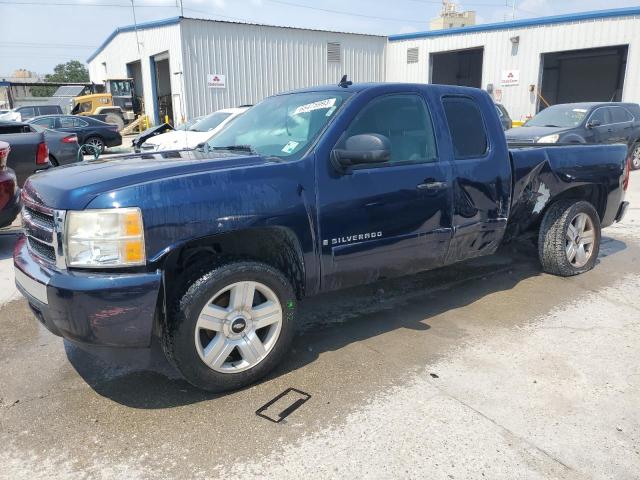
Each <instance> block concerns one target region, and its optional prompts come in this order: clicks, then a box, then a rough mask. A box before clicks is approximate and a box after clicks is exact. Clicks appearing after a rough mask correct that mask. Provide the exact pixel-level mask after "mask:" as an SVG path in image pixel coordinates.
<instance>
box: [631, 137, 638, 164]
mask: <svg viewBox="0 0 640 480" xmlns="http://www.w3.org/2000/svg"><path fill="white" fill-rule="evenodd" d="M631 169H632V170H638V169H640V142H636V143H634V144H633V146H632V147H631Z"/></svg>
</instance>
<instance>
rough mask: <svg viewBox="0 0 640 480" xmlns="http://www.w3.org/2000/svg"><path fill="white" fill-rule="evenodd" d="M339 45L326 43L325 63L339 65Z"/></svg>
mask: <svg viewBox="0 0 640 480" xmlns="http://www.w3.org/2000/svg"><path fill="white" fill-rule="evenodd" d="M340 60H341V57H340V44H339V43H337V42H328V43H327V62H330V63H340Z"/></svg>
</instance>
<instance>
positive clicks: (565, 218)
mask: <svg viewBox="0 0 640 480" xmlns="http://www.w3.org/2000/svg"><path fill="white" fill-rule="evenodd" d="M581 220H584V230H583V231H582V233H580V221H581ZM600 230H601V227H600V218H599V217H598V213H597V212H596V210H595V208H593V205H591V204H590V203H589V202H585V201H575V200H560V201H558V202H557V203H555V204H553V205H551V207H549V209H548V210H547V212H546V213H545V215H544V218H543V219H542V224H541V225H540V232H539V233H538V255H539V257H540V262H541V263H542V269H543V270H544V271H545V272H547V273H551V274H553V275H558V276H561V277H570V276H573V275H578V274H580V273H584V272H587V271H589V270H591V269H592V268H593V267H594V265H595V263H596V260H597V259H598V253H599V251H600V238H601V231H600ZM589 232H591V233H589ZM589 240H591V242H589ZM580 245H582V253H580V252H581V248H580ZM583 254H584V255H583Z"/></svg>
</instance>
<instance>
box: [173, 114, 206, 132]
mask: <svg viewBox="0 0 640 480" xmlns="http://www.w3.org/2000/svg"><path fill="white" fill-rule="evenodd" d="M200 120H202V117H196V118H192V119H191V120H187V121H186V122H184V123H183V124H182V125H178V126H177V127H176V130H189V129H190V128H191V126H192V125H193V124H194V123H196V122H199V121H200Z"/></svg>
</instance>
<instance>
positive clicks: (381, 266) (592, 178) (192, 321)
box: [14, 82, 629, 391]
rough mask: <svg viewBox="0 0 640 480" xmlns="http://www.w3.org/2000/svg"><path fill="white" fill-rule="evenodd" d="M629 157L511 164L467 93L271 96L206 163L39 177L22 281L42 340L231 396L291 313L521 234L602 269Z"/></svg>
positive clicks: (572, 266)
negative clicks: (102, 351)
mask: <svg viewBox="0 0 640 480" xmlns="http://www.w3.org/2000/svg"><path fill="white" fill-rule="evenodd" d="M627 151H628V149H627V147H626V146H625V145H594V146H557V147H553V146H545V147H534V148H523V149H514V150H511V151H510V150H509V149H508V148H507V144H506V141H505V136H504V133H503V130H502V126H501V124H500V120H499V118H498V115H497V113H496V109H495V106H494V104H493V102H492V100H491V98H490V97H489V95H487V94H486V93H485V92H483V91H481V90H477V89H472V88H464V87H448V86H437V85H412V84H362V85H355V84H351V83H350V82H341V84H340V85H338V86H328V87H318V88H310V89H306V90H299V91H295V92H291V93H286V94H281V95H276V96H273V97H270V98H267V99H265V100H264V101H262V102H261V103H260V104H258V105H256V106H254V107H253V108H251V109H250V110H249V111H248V112H247V113H245V114H244V115H243V116H242V117H240V118H238V119H237V120H236V121H235V122H233V123H232V124H230V125H229V126H228V127H227V128H226V129H225V130H223V131H222V132H221V133H220V134H218V135H216V136H214V137H213V139H211V140H209V142H208V143H207V144H204V145H201V146H199V148H197V149H193V150H186V151H169V152H162V153H153V154H139V155H128V156H125V157H119V158H114V159H107V160H102V159H98V160H94V161H88V162H83V163H81V164H78V165H72V166H65V167H61V168H57V169H55V170H52V171H48V172H45V173H41V174H37V175H34V176H32V177H31V178H30V179H29V180H28V181H27V182H26V184H25V186H24V189H23V202H24V208H23V211H22V219H23V225H24V235H23V236H22V237H21V238H20V240H19V241H18V243H17V245H16V248H15V253H14V263H15V274H16V283H17V286H18V288H19V289H20V291H21V292H22V293H23V294H24V296H25V297H26V298H27V300H28V302H29V305H30V306H31V308H32V310H33V312H34V314H35V316H36V317H37V318H38V320H39V321H40V322H42V323H43V324H44V325H45V326H46V327H47V328H48V329H49V330H50V331H51V332H53V333H55V334H57V335H60V336H62V337H65V338H67V339H70V340H72V341H74V342H80V343H83V344H92V345H101V346H112V347H141V348H145V347H149V346H150V345H151V343H152V341H154V339H158V340H159V341H160V342H161V344H162V346H163V349H164V351H165V353H166V356H167V358H168V359H169V360H170V361H171V362H172V363H173V364H174V365H175V366H176V367H177V369H178V370H179V371H180V372H181V373H182V375H183V376H184V377H185V378H186V379H187V380H188V381H189V382H191V383H192V384H193V385H195V386H197V387H200V388H202V389H206V390H210V391H223V390H229V389H235V388H239V387H242V386H244V385H247V384H250V383H252V382H254V381H256V380H257V379H259V378H261V377H263V376H264V375H265V374H266V373H267V372H268V371H269V370H271V369H272V368H274V366H275V365H276V364H277V363H278V362H279V361H280V360H281V359H282V358H283V356H285V355H286V354H287V351H288V347H289V345H290V342H291V340H292V336H293V334H294V330H295V321H296V308H297V304H298V301H299V300H301V299H302V298H303V297H305V296H309V295H314V294H317V293H319V292H325V291H329V290H335V289H340V288H345V287H348V286H352V285H361V284H365V283H369V282H373V281H376V280H377V279H380V278H388V277H394V276H399V275H407V274H412V273H414V272H418V271H422V270H428V269H432V268H436V267H441V266H443V265H448V264H452V263H455V262H460V261H463V260H466V259H469V258H473V257H478V256H481V255H491V254H493V253H494V252H495V251H496V249H497V248H498V246H499V245H500V244H501V243H503V242H505V241H508V240H511V239H514V238H516V237H522V236H532V237H534V238H535V239H536V240H537V242H538V245H539V256H540V261H541V264H542V269H543V270H544V271H546V272H548V273H551V274H555V275H562V276H569V275H575V274H579V273H582V272H585V271H587V270H589V269H591V268H593V266H594V264H595V262H596V259H597V256H598V249H599V246H600V232H601V228H602V227H606V226H608V225H611V224H612V223H614V222H616V221H620V220H621V219H622V217H623V215H624V213H625V210H626V208H627V202H625V201H624V194H625V190H626V189H627V186H628V182H629V159H628V158H627Z"/></svg>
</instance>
